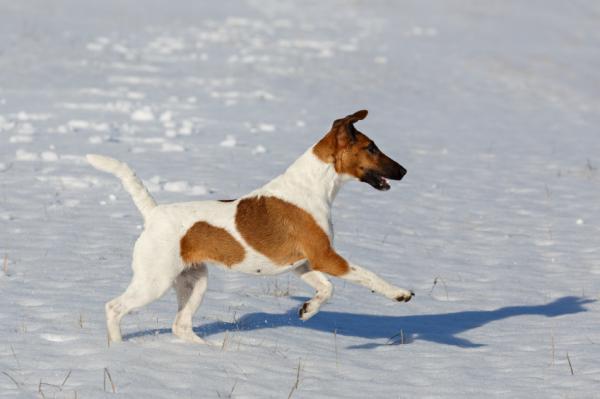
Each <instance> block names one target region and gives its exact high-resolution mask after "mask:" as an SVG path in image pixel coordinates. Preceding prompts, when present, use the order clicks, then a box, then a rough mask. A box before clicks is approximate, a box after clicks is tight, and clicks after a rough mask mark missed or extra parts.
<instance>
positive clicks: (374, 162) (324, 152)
mask: <svg viewBox="0 0 600 399" xmlns="http://www.w3.org/2000/svg"><path fill="white" fill-rule="evenodd" d="M367 113H368V112H367V110H362V111H357V112H355V113H354V114H352V115H348V116H346V117H345V118H342V119H337V120H335V121H334V122H333V126H331V130H330V131H329V133H327V134H326V135H325V137H323V138H322V139H321V141H319V142H318V143H317V145H315V147H314V150H313V151H314V153H315V155H316V156H317V157H318V158H319V159H321V160H322V161H323V162H327V163H332V164H333V165H334V167H335V171H336V172H337V173H339V174H344V175H348V176H352V177H354V178H356V179H358V180H360V181H362V182H365V183H369V184H370V185H371V186H373V187H375V188H376V189H378V190H389V189H390V185H389V183H388V182H387V179H391V180H400V179H402V178H403V177H404V175H405V174H406V169H404V168H403V167H402V166H401V165H400V164H399V163H398V162H396V161H394V160H393V159H391V158H390V157H388V156H387V155H385V154H384V153H383V152H381V150H380V149H379V148H377V145H375V142H374V141H373V140H371V139H370V138H368V137H367V136H366V135H365V134H363V133H361V132H359V131H358V130H356V128H355V127H354V124H355V123H356V122H358V121H359V120H362V119H365V118H366V117H367Z"/></svg>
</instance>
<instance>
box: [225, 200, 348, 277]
mask: <svg viewBox="0 0 600 399" xmlns="http://www.w3.org/2000/svg"><path fill="white" fill-rule="evenodd" d="M235 224H236V227H237V229H238V231H239V232H240V234H241V235H242V237H243V238H244V240H246V242H247V243H248V244H249V245H250V246H252V248H254V249H255V250H256V251H258V252H260V253H261V254H263V255H264V256H266V257H268V258H269V259H270V260H271V261H272V262H273V263H275V264H276V265H280V266H283V265H289V264H292V263H294V262H297V261H299V260H302V259H308V260H309V262H310V265H311V267H312V269H314V270H319V271H322V272H325V273H328V274H331V275H334V276H339V275H342V274H345V273H347V272H348V263H347V262H346V261H345V260H344V259H343V258H342V257H341V256H339V255H338V254H337V253H336V252H335V250H334V249H333V248H332V247H331V242H330V241H329V237H328V236H327V234H325V232H324V231H323V229H321V227H319V225H318V224H317V222H316V221H315V220H314V218H313V217H312V216H311V215H310V214H309V213H308V212H306V211H305V210H303V209H301V208H299V207H297V206H295V205H293V204H291V203H289V202H287V201H284V200H282V199H279V198H276V197H251V198H244V199H242V200H241V201H240V202H239V203H238V205H237V213H236V215H235Z"/></svg>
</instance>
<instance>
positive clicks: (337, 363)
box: [333, 328, 340, 367]
mask: <svg viewBox="0 0 600 399" xmlns="http://www.w3.org/2000/svg"><path fill="white" fill-rule="evenodd" d="M333 347H334V348H335V367H339V366H340V362H339V359H338V347H337V328H336V329H334V330H333Z"/></svg>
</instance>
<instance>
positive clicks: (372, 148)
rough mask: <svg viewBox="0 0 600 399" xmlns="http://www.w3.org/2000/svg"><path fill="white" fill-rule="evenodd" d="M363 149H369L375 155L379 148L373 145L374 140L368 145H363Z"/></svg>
mask: <svg viewBox="0 0 600 399" xmlns="http://www.w3.org/2000/svg"><path fill="white" fill-rule="evenodd" d="M365 149H366V150H367V151H369V152H370V153H371V154H373V155H375V154H378V153H379V148H377V146H376V145H375V143H374V142H372V141H371V142H370V143H369V145H368V146H366V147H365Z"/></svg>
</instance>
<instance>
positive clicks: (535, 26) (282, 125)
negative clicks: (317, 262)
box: [0, 0, 600, 398]
mask: <svg viewBox="0 0 600 399" xmlns="http://www.w3.org/2000/svg"><path fill="white" fill-rule="evenodd" d="M599 45H600V3H598V2H595V1H591V0H590V1H572V2H565V1H559V0H548V1H541V0H540V1H528V2H517V1H510V2H500V1H477V2H475V1H466V0H464V1H461V0H456V1H437V2H436V1H420V0H413V1H309V2H301V3H295V4H294V5H292V4H288V3H287V2H281V1H262V0H261V1H258V0H246V1H241V0H233V1H222V2H199V1H192V0H189V1H169V2H160V1H158V0H150V1H143V2H142V1H139V2H134V1H118V0H108V1H102V2H97V1H95V2H92V1H78V0H57V1H52V2H50V1H48V2H43V1H32V0H19V1H12V2H10V1H4V2H2V3H0V227H1V228H0V265H2V271H0V294H1V298H2V310H1V311H0V371H1V372H2V373H0V397H2V398H4V397H6V398H9V397H15V396H17V397H31V398H40V397H42V396H43V397H46V398H53V397H56V398H73V397H75V396H77V397H79V398H100V397H106V395H108V393H105V391H106V392H110V393H111V394H112V386H111V383H110V379H109V378H108V377H105V375H107V374H108V373H110V376H111V378H112V381H113V383H114V386H115V388H116V394H117V395H118V396H121V397H132V398H175V397H181V398H188V397H189V398H219V397H220V398H227V397H232V398H287V397H288V396H289V395H290V393H291V396H292V397H293V398H333V397H340V398H425V397H461V398H482V397H528V398H590V397H594V395H598V393H597V392H598V391H597V390H598V386H600V362H599V360H598V359H600V316H599V315H598V311H599V310H600V304H599V303H598V302H596V301H597V300H598V299H600V293H599V289H600V170H599V169H598V168H600V130H599V129H600V72H599V71H600V68H599V65H600V52H599V48H600V47H599ZM362 108H367V109H369V111H370V114H369V117H368V118H367V119H366V120H365V121H362V122H360V124H358V125H357V127H358V128H359V129H360V130H362V131H364V132H365V133H366V134H368V135H369V136H370V137H371V138H373V139H374V140H375V141H376V142H377V144H378V145H379V147H380V148H382V149H383V150H384V151H385V152H386V153H388V154H389V155H391V156H392V157H394V158H395V159H396V160H398V161H399V162H400V163H401V164H403V165H404V166H405V167H406V168H407V169H408V174H407V176H406V178H405V179H404V180H403V181H401V182H396V183H394V184H393V187H392V190H391V191H389V192H378V191H375V190H373V189H372V188H371V187H370V186H368V185H366V184H360V183H350V184H348V186H346V187H345V188H344V190H343V191H342V192H341V193H340V195H339V197H338V199H337V201H336V204H335V209H334V225H335V229H336V246H337V247H338V249H339V251H340V252H341V253H342V254H343V255H344V256H346V257H348V258H350V259H352V260H353V261H354V262H356V263H358V264H361V265H363V266H365V267H367V268H370V269H371V270H373V271H375V272H377V273H379V274H381V275H382V276H383V277H385V278H386V279H388V280H390V281H391V282H393V283H395V284H397V285H399V286H401V287H405V288H409V289H413V290H414V291H415V292H416V297H415V298H414V300H413V301H411V302H410V303H408V304H399V303H394V302H391V301H389V300H387V299H385V298H383V297H380V296H376V295H374V294H371V293H370V292H369V291H368V290H365V289H363V288H361V287H356V286H351V285H349V284H344V283H343V282H341V281H338V280H336V281H334V284H335V294H334V297H333V298H332V300H331V301H330V303H329V304H327V305H326V306H324V307H323V308H322V311H321V312H320V313H319V314H318V315H317V316H315V317H314V318H313V319H311V320H310V321H308V322H301V321H299V320H298V319H297V316H296V310H297V308H298V306H299V305H300V304H301V303H302V301H304V300H305V299H306V298H307V297H309V296H310V295H312V292H311V289H310V288H309V287H308V286H305V285H304V284H303V283H302V282H301V281H299V280H297V279H296V278H295V277H294V276H293V275H284V276H282V277H279V278H277V279H275V278H258V277H250V276H244V275H240V274H235V273H225V272H223V271H220V270H218V269H211V272H210V274H211V278H210V282H209V288H208V293H207V296H206V298H205V302H204V304H203V305H202V307H201V308H200V310H199V312H198V314H197V316H196V318H195V325H196V332H197V333H199V334H200V335H202V336H203V337H205V338H206V339H208V340H210V341H212V342H214V343H216V344H217V347H215V348H211V347H202V346H194V345H190V344H186V343H183V342H181V341H179V340H178V339H176V338H174V337H173V335H172V334H171V333H170V325H171V322H172V318H173V316H174V314H175V310H176V303H175V298H174V295H173V294H172V293H169V294H168V295H166V296H165V298H163V299H162V300H160V301H158V302H156V303H154V304H152V305H151V306H149V307H147V308H144V309H142V310H140V311H138V312H135V313H133V314H132V315H130V316H128V317H126V318H125V319H124V321H123V331H124V334H125V337H126V342H124V343H123V344H121V345H118V346H112V347H110V348H109V347H107V342H106V335H105V327H104V308H103V307H104V303H105V302H106V301H107V300H109V299H111V298H112V297H114V296H116V295H118V294H120V293H121V292H122V291H123V290H124V288H125V287H126V286H127V284H128V282H129V278H130V275H131V272H130V268H129V262H130V253H131V247H132V244H133V242H134V240H135V238H136V236H137V234H139V232H140V229H141V223H142V220H141V218H140V216H139V215H138V212H137V210H136V209H135V207H134V206H133V204H132V202H131V200H130V198H129V197H128V195H127V194H126V193H125V192H124V190H123V189H122V188H121V186H120V184H119V183H118V181H117V180H116V179H114V178H113V177H112V176H109V175H106V174H101V173H99V172H97V171H95V170H94V169H92V168H91V167H90V166H89V165H87V164H86V163H85V162H84V158H83V155H84V154H85V153H89V152H95V153H101V154H106V155H110V156H114V157H116V158H119V159H121V160H124V161H126V162H128V163H129V164H130V165H131V166H132V167H133V168H134V169H135V170H136V171H137V173H138V175H139V176H140V177H142V178H143V179H144V181H145V183H146V184H147V186H148V187H149V189H150V191H151V192H152V193H153V195H154V196H155V197H156V199H157V201H159V202H161V203H164V202H172V201H189V200H191V199H193V198H197V199H229V198H236V197H237V196H240V195H242V194H244V193H246V192H248V191H250V190H252V189H254V188H256V187H257V186H260V185H262V184H263V183H265V182H266V181H268V180H269V179H271V178H272V177H274V176H275V175H277V174H278V173H280V172H281V171H283V170H284V169H285V167H286V165H288V164H289V163H290V162H292V161H293V160H294V159H295V158H296V157H297V156H298V155H299V154H301V153H302V152H303V151H304V150H305V149H306V148H307V147H309V146H310V145H312V144H313V143H314V142H316V140H318V139H319V138H320V136H321V135H322V134H324V133H325V132H326V131H327V130H328V128H329V127H330V125H331V122H332V121H333V120H334V119H336V118H339V117H342V116H344V115H346V114H349V113H351V112H354V111H356V110H358V109H362ZM5 255H6V263H4V256H5ZM298 368H300V371H299V372H298ZM105 369H106V370H107V372H105ZM69 373H70V374H69ZM67 376H68V378H66V377H67ZM65 378H66V380H65ZM296 382H297V386H296Z"/></svg>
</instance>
